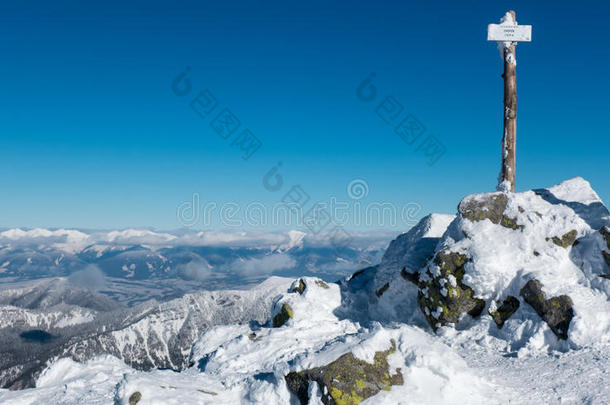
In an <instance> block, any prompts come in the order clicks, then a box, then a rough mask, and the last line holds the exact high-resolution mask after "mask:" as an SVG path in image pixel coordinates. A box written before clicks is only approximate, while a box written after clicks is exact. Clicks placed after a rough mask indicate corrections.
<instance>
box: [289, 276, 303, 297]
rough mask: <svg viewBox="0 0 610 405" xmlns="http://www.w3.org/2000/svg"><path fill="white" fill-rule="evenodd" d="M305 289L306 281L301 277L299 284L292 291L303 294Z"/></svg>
mask: <svg viewBox="0 0 610 405" xmlns="http://www.w3.org/2000/svg"><path fill="white" fill-rule="evenodd" d="M303 291H305V282H304V281H303V279H302V278H301V279H299V284H297V285H296V286H295V287H294V288H293V289H292V291H290V292H293V293H299V294H301V295H303Z"/></svg>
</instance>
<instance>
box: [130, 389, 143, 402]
mask: <svg viewBox="0 0 610 405" xmlns="http://www.w3.org/2000/svg"><path fill="white" fill-rule="evenodd" d="M141 399H142V394H141V393H140V391H136V392H134V393H133V394H131V396H130V397H129V405H136V404H137V403H138V402H140V400H141Z"/></svg>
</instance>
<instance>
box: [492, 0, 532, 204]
mask: <svg viewBox="0 0 610 405" xmlns="http://www.w3.org/2000/svg"><path fill="white" fill-rule="evenodd" d="M487 40H488V41H496V42H497V43H498V48H499V49H500V52H501V55H502V60H503V61H504V74H503V75H502V77H503V78H504V134H503V136H502V168H501V170H500V175H499V177H498V190H500V191H505V192H509V191H510V192H514V191H515V169H516V148H517V58H516V56H515V47H516V45H517V42H530V41H531V40H532V26H531V25H517V20H516V15H515V12H514V11H512V10H511V11H509V12H507V13H506V14H505V15H504V17H502V19H501V20H500V24H489V26H488V27H487Z"/></svg>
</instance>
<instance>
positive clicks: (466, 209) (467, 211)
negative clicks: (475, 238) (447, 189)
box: [458, 193, 523, 229]
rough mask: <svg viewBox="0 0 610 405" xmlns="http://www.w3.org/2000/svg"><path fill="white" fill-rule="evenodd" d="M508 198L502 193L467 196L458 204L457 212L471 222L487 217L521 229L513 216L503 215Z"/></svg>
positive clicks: (498, 222) (494, 221) (495, 221)
mask: <svg viewBox="0 0 610 405" xmlns="http://www.w3.org/2000/svg"><path fill="white" fill-rule="evenodd" d="M507 204H508V198H507V197H506V194H504V193H492V194H486V195H484V196H476V197H468V198H465V199H464V200H462V202H460V204H459V206H458V212H459V213H460V215H461V216H462V218H465V219H468V220H470V221H472V222H477V221H483V220H485V219H489V220H490V221H491V222H492V223H494V224H496V225H501V226H503V227H505V228H510V229H523V226H522V225H517V223H516V222H515V219H514V218H508V217H507V216H506V215H504V211H505V210H506V205H507Z"/></svg>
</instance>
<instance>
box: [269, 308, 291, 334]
mask: <svg viewBox="0 0 610 405" xmlns="http://www.w3.org/2000/svg"><path fill="white" fill-rule="evenodd" d="M293 316H294V311H293V310H292V307H291V306H290V305H288V304H285V303H284V304H282V307H281V308H280V311H279V312H278V313H277V314H276V315H275V316H274V317H273V322H272V323H273V327H274V328H279V327H280V326H283V325H284V324H285V323H286V322H288V320H289V319H290V318H292V317H293Z"/></svg>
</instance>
